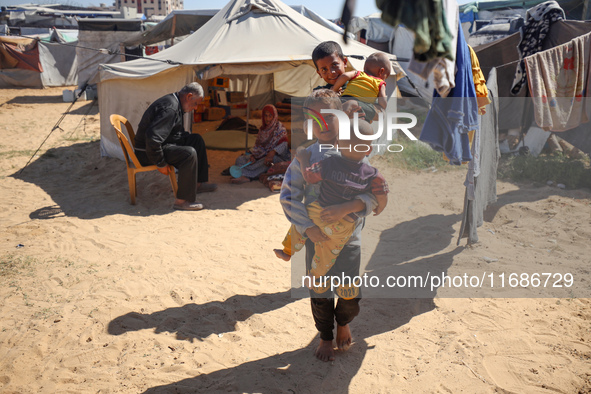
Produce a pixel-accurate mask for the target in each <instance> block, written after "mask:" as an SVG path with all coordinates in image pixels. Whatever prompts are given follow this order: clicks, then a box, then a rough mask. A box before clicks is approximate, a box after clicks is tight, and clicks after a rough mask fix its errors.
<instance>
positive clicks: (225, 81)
mask: <svg viewBox="0 0 591 394" xmlns="http://www.w3.org/2000/svg"><path fill="white" fill-rule="evenodd" d="M208 86H210V87H214V88H227V87H228V86H230V79H229V78H225V77H217V78H213V79H210V80H209V83H208Z"/></svg>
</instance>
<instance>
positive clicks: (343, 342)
mask: <svg viewBox="0 0 591 394" xmlns="http://www.w3.org/2000/svg"><path fill="white" fill-rule="evenodd" d="M352 342H353V337H351V329H350V328H349V325H348V324H347V325H345V326H339V325H338V324H337V347H338V349H339V350H341V351H343V352H345V351H347V350H349V348H350V347H351V343H352Z"/></svg>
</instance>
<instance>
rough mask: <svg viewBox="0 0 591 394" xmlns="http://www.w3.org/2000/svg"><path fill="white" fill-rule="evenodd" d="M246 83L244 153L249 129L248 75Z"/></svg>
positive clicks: (246, 149) (246, 147) (246, 148)
mask: <svg viewBox="0 0 591 394" xmlns="http://www.w3.org/2000/svg"><path fill="white" fill-rule="evenodd" d="M246 78H247V82H246V132H245V136H244V151H245V152H247V151H248V131H249V129H250V127H249V126H250V125H249V121H250V100H249V98H250V75H248V76H247V77H246Z"/></svg>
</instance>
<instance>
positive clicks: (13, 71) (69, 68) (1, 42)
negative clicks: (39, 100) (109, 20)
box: [0, 36, 77, 88]
mask: <svg viewBox="0 0 591 394" xmlns="http://www.w3.org/2000/svg"><path fill="white" fill-rule="evenodd" d="M76 83H77V62H76V48H75V47H73V46H64V45H61V44H57V43H51V42H43V41H37V40H34V39H31V38H23V37H8V36H1V37H0V88H10V87H27V88H43V87H49V86H67V85H75V84H76Z"/></svg>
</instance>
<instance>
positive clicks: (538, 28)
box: [511, 1, 564, 95]
mask: <svg viewBox="0 0 591 394" xmlns="http://www.w3.org/2000/svg"><path fill="white" fill-rule="evenodd" d="M563 19H564V11H563V9H562V8H560V6H559V5H558V3H557V2H555V1H547V2H545V3H541V4H538V5H537V6H535V7H532V8H530V9H529V10H527V12H526V13H525V25H523V26H522V27H521V30H520V33H521V41H520V42H519V45H518V46H517V51H518V52H519V58H520V59H521V61H520V62H519V63H518V64H517V70H516V71H515V77H514V79H513V84H512V85H511V94H513V95H517V94H519V92H520V91H521V88H522V87H523V84H524V83H526V81H527V78H526V75H525V63H524V61H523V58H525V57H527V56H530V55H533V54H534V53H536V52H540V51H541V50H542V44H543V43H544V39H545V38H546V35H547V34H548V32H549V31H550V26H551V25H552V23H554V22H556V21H560V20H563Z"/></svg>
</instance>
